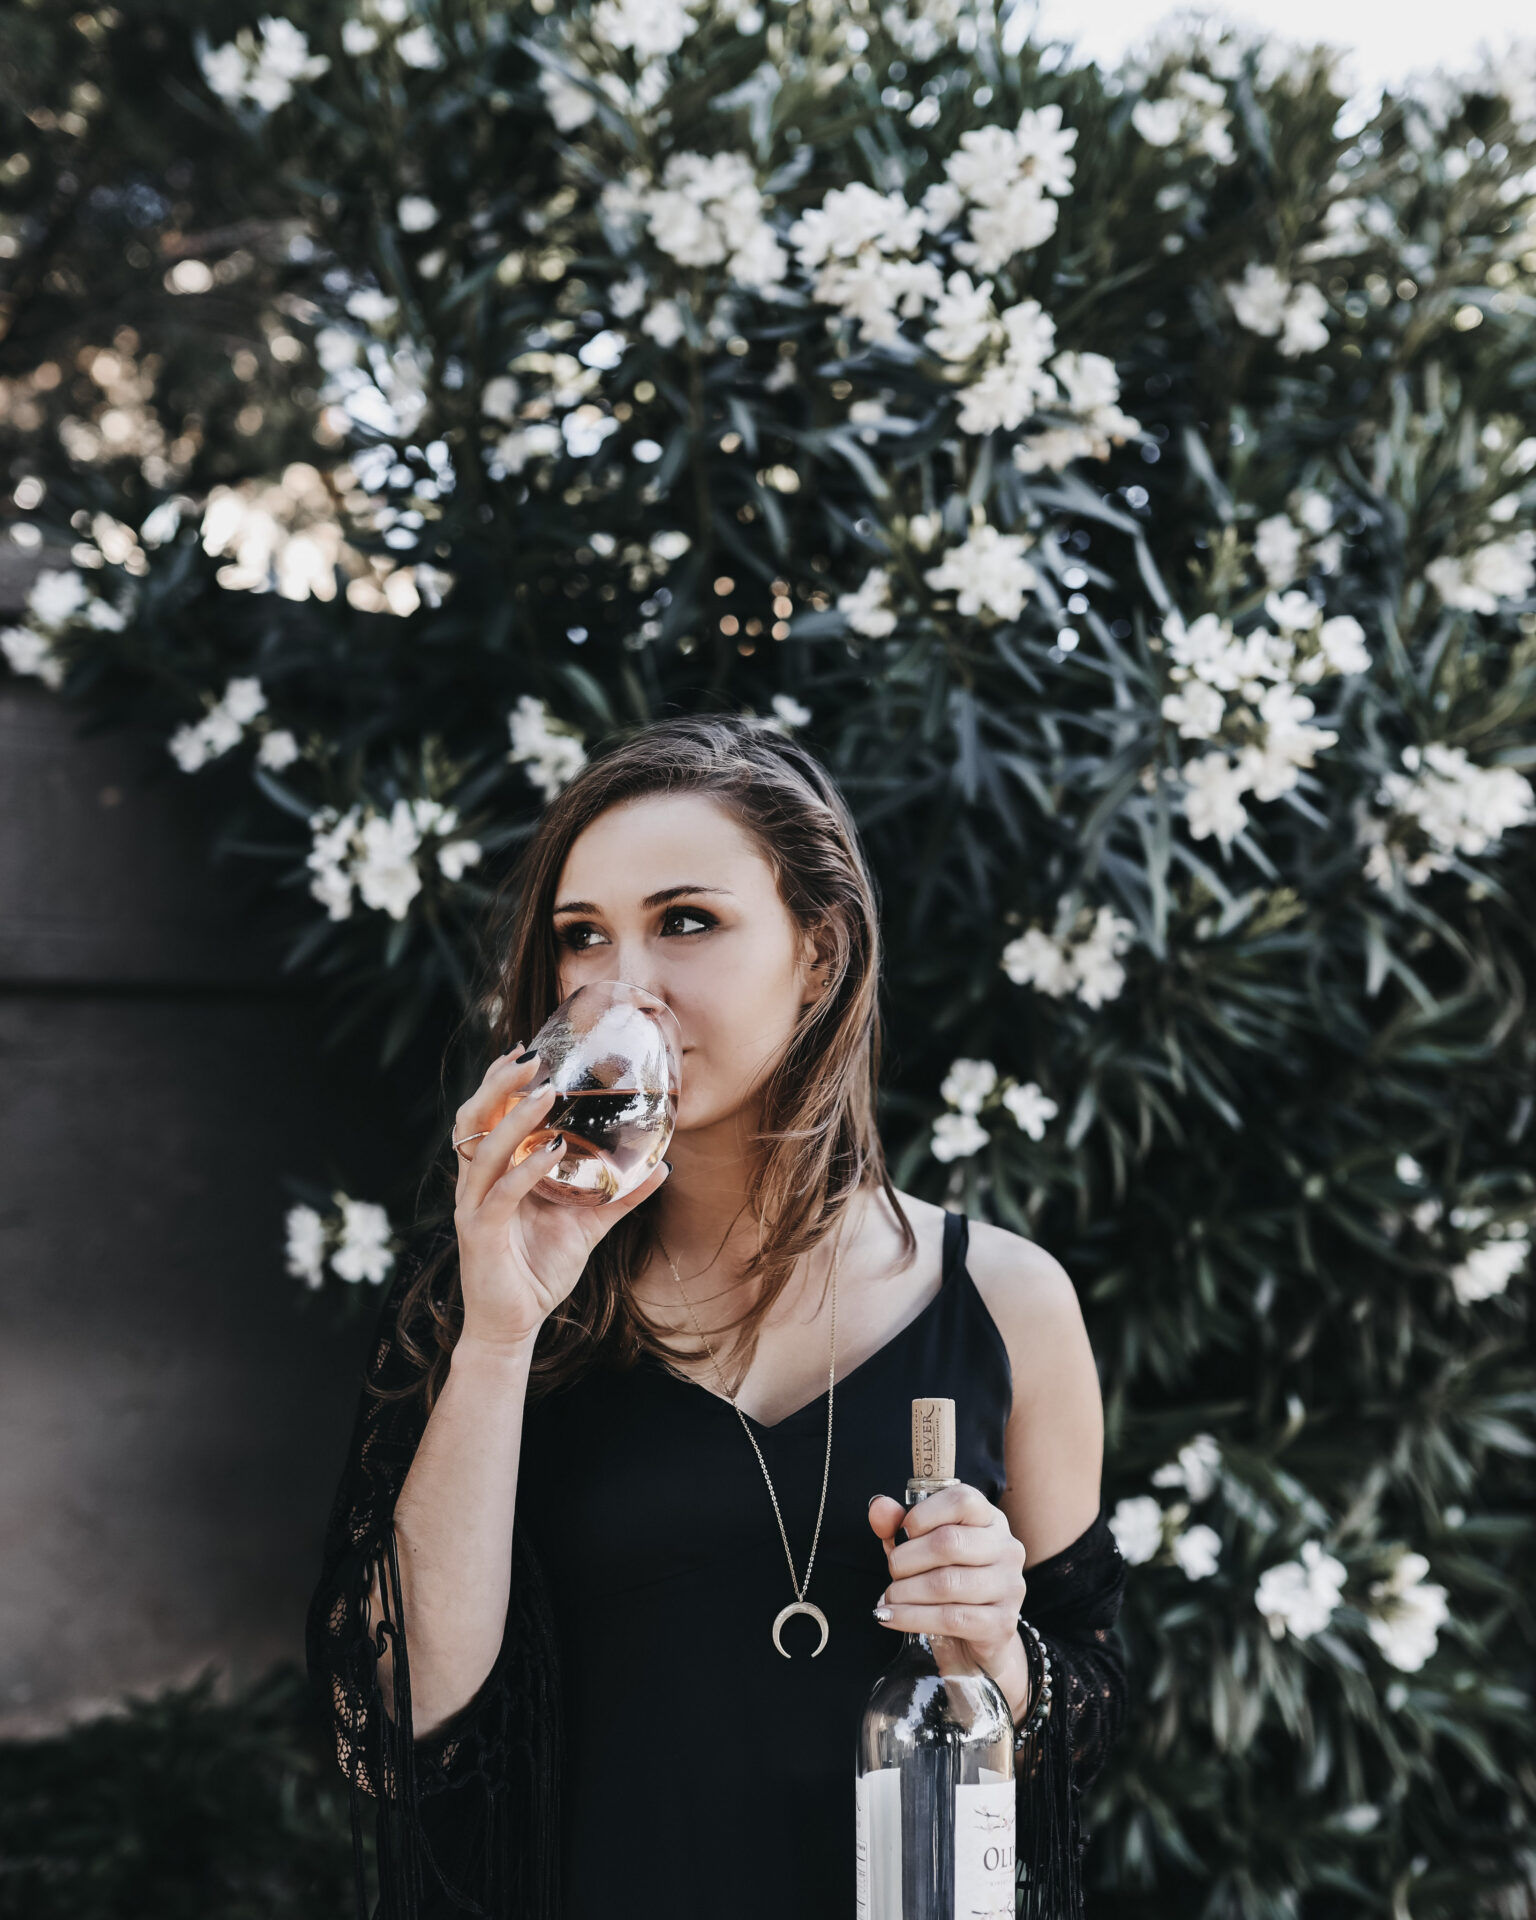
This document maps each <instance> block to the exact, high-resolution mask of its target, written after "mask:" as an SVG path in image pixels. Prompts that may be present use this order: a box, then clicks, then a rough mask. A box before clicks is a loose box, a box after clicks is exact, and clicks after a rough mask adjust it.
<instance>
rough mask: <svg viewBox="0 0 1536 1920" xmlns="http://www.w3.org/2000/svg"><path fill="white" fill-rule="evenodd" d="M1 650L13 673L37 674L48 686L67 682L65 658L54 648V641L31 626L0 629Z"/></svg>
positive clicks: (59, 685)
mask: <svg viewBox="0 0 1536 1920" xmlns="http://www.w3.org/2000/svg"><path fill="white" fill-rule="evenodd" d="M0 650H3V651H4V653H5V657H6V659H7V661H8V662H9V663H10V668H11V672H12V673H30V674H35V675H36V676H37V678H38V679H39V680H41V681H42V682H43V684H44V685H45V686H48V687H52V688H54V690H55V691H57V689H58V688H60V687H61V686H63V684H64V660H63V657H62V655H60V654H58V653H56V652H55V651H54V645H53V642H52V641H51V640H49V639H47V638H46V637H45V636H44V635H43V634H40V633H34V632H33V631H32V629H31V628H30V627H6V628H4V629H0Z"/></svg>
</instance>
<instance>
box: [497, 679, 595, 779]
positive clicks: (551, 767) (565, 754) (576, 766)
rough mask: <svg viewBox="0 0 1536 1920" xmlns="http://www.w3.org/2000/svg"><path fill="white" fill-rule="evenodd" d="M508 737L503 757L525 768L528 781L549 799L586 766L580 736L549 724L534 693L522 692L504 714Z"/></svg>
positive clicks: (542, 705)
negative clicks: (515, 703)
mask: <svg viewBox="0 0 1536 1920" xmlns="http://www.w3.org/2000/svg"><path fill="white" fill-rule="evenodd" d="M507 730H508V732H509V733H510V734H511V736H512V746H511V750H510V751H509V752H508V754H507V758H508V759H509V760H511V761H512V762H514V764H518V765H522V766H525V767H526V768H527V770H528V778H529V779H530V780H531V781H532V782H533V784H534V785H535V786H536V787H537V788H538V789H539V791H540V792H541V793H542V794H543V795H544V798H545V799H546V800H553V799H554V797H555V795H556V794H557V793H558V792H559V791H560V789H561V788H562V787H563V786H564V785H565V784H566V782H567V781H568V780H570V779H571V778H572V777H573V776H574V775H575V774H577V773H579V772H580V770H581V768H582V767H583V766H585V764H586V759H587V756H586V751H585V749H584V748H583V746H582V744H581V735H580V734H579V733H577V732H575V731H574V730H571V731H566V730H565V729H563V728H562V727H553V726H551V725H550V711H549V708H548V707H547V706H546V705H545V704H544V702H543V701H542V700H540V699H539V698H538V697H537V696H536V695H535V694H531V693H525V694H523V695H522V696H521V697H520V698H519V700H518V703H517V705H516V706H515V707H514V708H513V709H512V711H511V712H510V713H509V714H508V715H507Z"/></svg>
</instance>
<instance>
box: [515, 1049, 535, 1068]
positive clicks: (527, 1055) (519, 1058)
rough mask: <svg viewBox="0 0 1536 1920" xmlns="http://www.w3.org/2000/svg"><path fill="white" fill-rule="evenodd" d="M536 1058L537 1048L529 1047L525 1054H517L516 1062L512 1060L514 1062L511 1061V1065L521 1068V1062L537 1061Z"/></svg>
mask: <svg viewBox="0 0 1536 1920" xmlns="http://www.w3.org/2000/svg"><path fill="white" fill-rule="evenodd" d="M538 1057H539V1050H538V1048H537V1047H530V1048H529V1049H528V1051H527V1052H526V1053H520V1054H519V1055H518V1056H517V1058H516V1060H514V1061H513V1063H512V1064H513V1066H515V1067H520V1066H521V1065H522V1064H523V1062H524V1061H525V1060H537V1059H538Z"/></svg>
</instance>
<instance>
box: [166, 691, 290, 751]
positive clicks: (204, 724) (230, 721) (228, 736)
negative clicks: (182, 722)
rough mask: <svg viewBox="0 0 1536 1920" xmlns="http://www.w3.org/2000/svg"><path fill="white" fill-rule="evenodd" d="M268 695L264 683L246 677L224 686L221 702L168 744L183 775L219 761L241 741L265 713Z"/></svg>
mask: <svg viewBox="0 0 1536 1920" xmlns="http://www.w3.org/2000/svg"><path fill="white" fill-rule="evenodd" d="M266 704H267V696H266V695H265V694H264V693H263V692H262V690H261V682H260V681H259V680H257V679H255V678H253V677H249V676H243V677H237V678H235V679H232V680H229V681H227V682H226V683H225V687H224V692H223V695H222V697H221V698H220V699H219V700H218V702H217V703H216V704H215V705H214V706H212V707H210V708H209V710H208V711H207V713H205V714H204V715H203V717H202V719H201V720H197V721H193V722H190V723H189V724H187V725H186V726H182V727H178V728H177V729H176V731H175V733H173V734H172V735H171V738H170V740H169V741H168V742H167V745H168V746H169V748H170V751H171V754H172V756H173V757H174V759H175V761H176V764H177V765H178V766H179V767H180V768H181V770H182V772H183V773H195V772H196V771H197V769H198V768H199V767H201V766H203V765H205V764H206V763H207V762H208V761H209V760H216V759H218V758H219V756H220V755H221V754H225V753H227V752H228V751H229V749H230V748H231V747H232V746H234V745H236V743H237V742H238V741H239V740H240V738H241V734H242V731H243V729H244V728H245V727H246V726H247V725H248V724H249V723H250V722H251V721H252V720H254V719H255V717H256V715H257V714H258V713H261V712H262V711H264V709H265V707H266Z"/></svg>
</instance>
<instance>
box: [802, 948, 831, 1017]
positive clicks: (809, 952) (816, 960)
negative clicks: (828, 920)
mask: <svg viewBox="0 0 1536 1920" xmlns="http://www.w3.org/2000/svg"><path fill="white" fill-rule="evenodd" d="M801 964H802V966H803V967H804V968H805V976H806V981H805V984H806V994H807V998H806V999H805V1000H804V1001H803V1002H802V1003H801V1004H802V1005H803V1006H808V1007H809V1006H814V1005H815V1004H816V1002H817V1001H818V1000H820V999H821V998H822V996H823V995H824V994H825V993H826V991H827V989H828V987H830V986H831V984H832V955H831V943H830V941H829V940H828V939H827V938H826V935H825V933H824V932H813V933H808V934H807V935H806V941H805V946H804V948H803V949H802V959H801Z"/></svg>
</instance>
